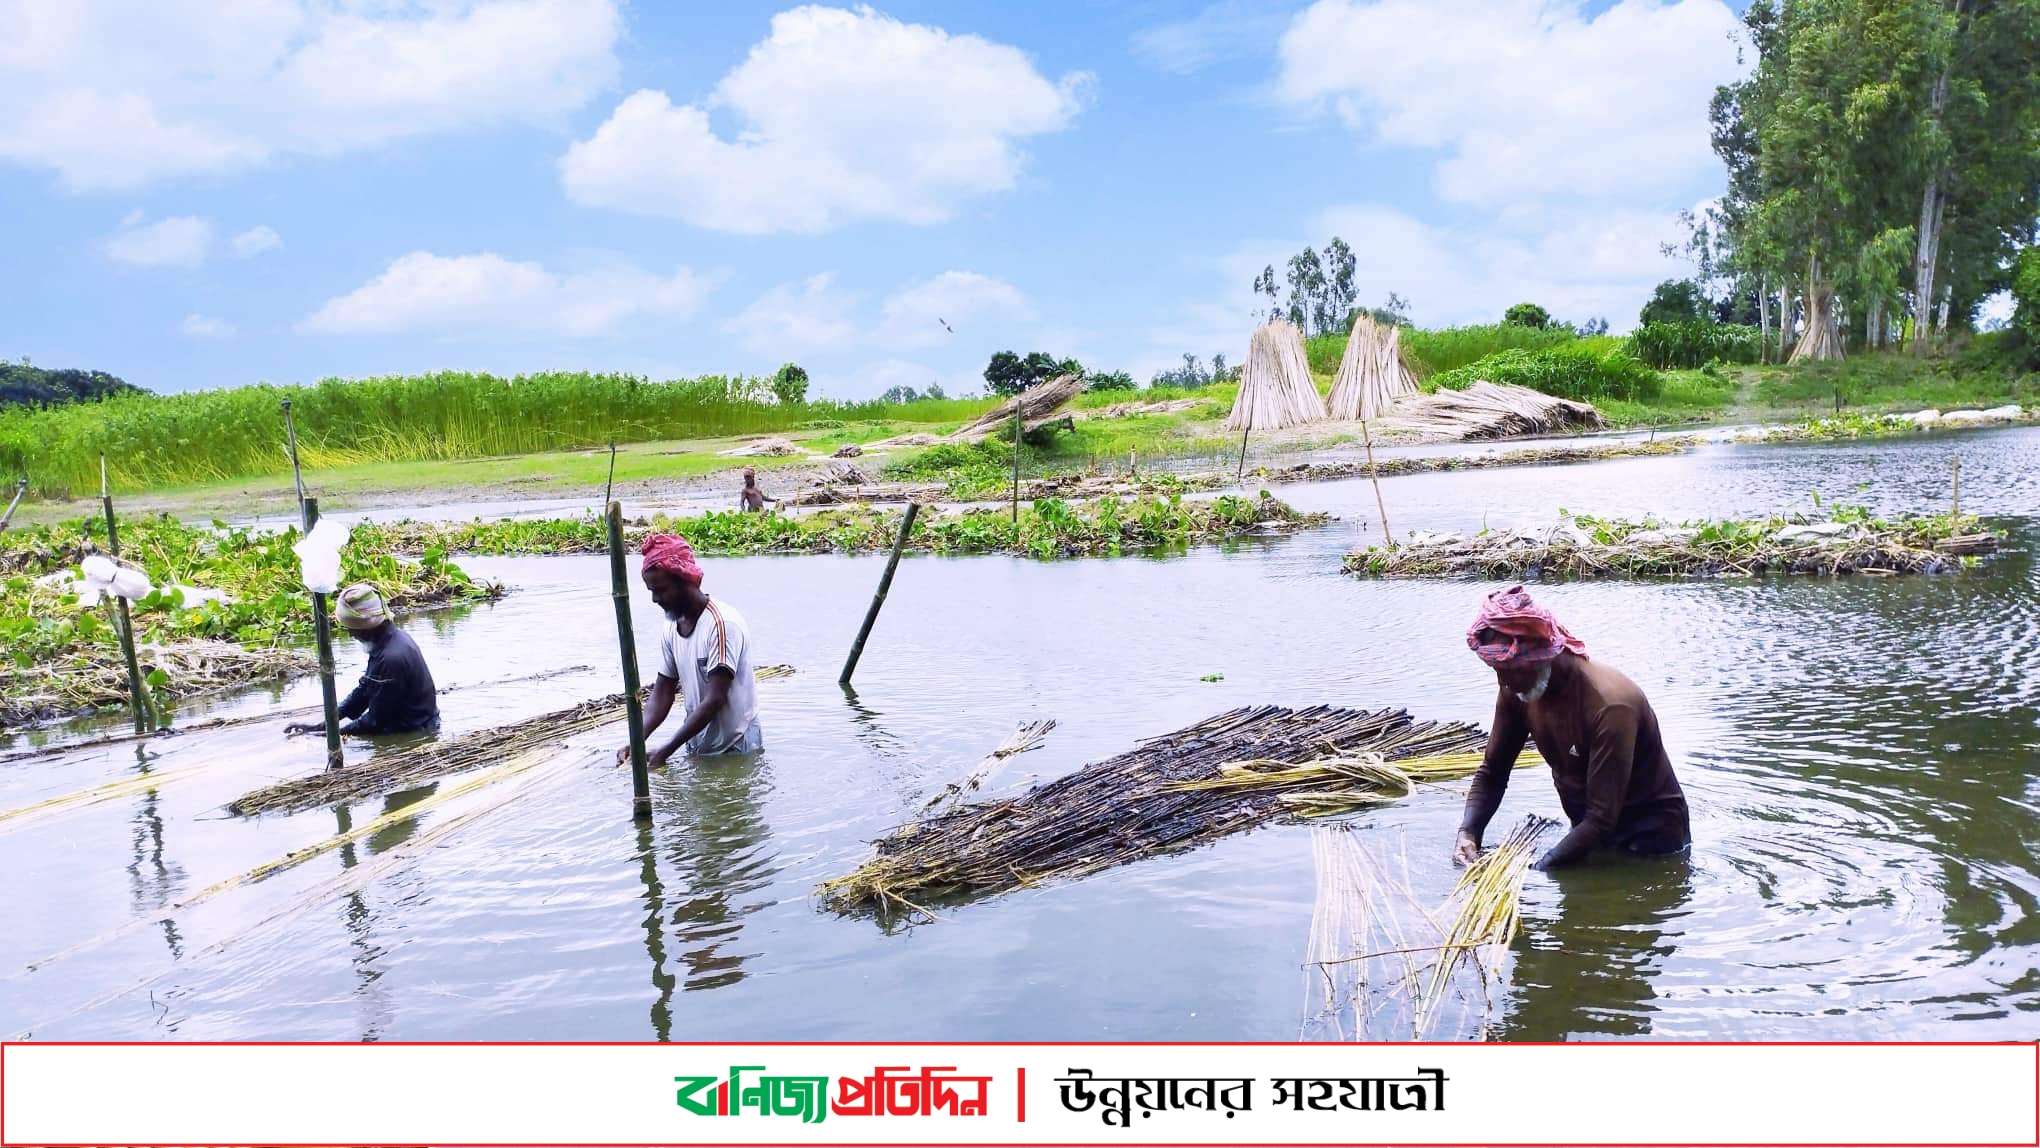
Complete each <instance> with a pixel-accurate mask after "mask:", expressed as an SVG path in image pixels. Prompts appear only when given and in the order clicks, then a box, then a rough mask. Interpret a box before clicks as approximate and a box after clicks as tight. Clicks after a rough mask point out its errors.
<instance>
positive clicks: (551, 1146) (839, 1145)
mask: <svg viewBox="0 0 2040 1148" xmlns="http://www.w3.org/2000/svg"><path fill="white" fill-rule="evenodd" d="M2024 1043H2025V1042H2021V1041H1993V1040H1894V1041H1848V1040H1770V1041H1736V1040H1691V1041H1672V1040H1649V1041H1578V1042H1565V1041H1522V1042H1516V1043H1509V1044H1503V1043H1485V1044H1466V1045H1460V1046H1458V1047H1462V1048H1501V1049H1506V1048H1519V1047H1538V1046H1542V1047H1561V1048H1635V1047H1645V1048H1648V1047H1652V1046H1662V1045H1672V1046H1700V1047H1705V1046H1720V1047H1736V1048H1745V1047H1750V1046H1753V1045H1754V1046H1766V1047H1774V1048H1809V1047H1811V1048H1834V1047H1842V1048H1861V1047H1889V1046H1898V1047H1910V1048H1997V1047H2005V1046H2008V1045H2009V1046H2015V1047H2016V1046H2018V1045H2020V1044H2024ZM14 1044H38V1045H44V1046H53V1047H58V1048H92V1047H106V1046H121V1047H137V1048H141V1047H147V1048H180V1047H186V1046H240V1047H253V1048H292V1047H299V1046H313V1047H328V1048H366V1049H372V1048H381V1047H386V1046H397V1047H407V1048H478V1047H490V1046H498V1047H540V1048H617V1047H626V1046H643V1047H647V1048H727V1047H730V1046H733V1045H741V1046H744V1047H753V1048H856V1047H870V1046H871V1045H892V1046H896V1047H900V1048H925V1047H949V1046H965V1047H974V1048H1067V1047H1078V1048H1294V1047H1296V1042H1294V1041H1273V1040H1254V1041H1226V1040H1155V1041H1139V1040H1077V1041H1066V1040H897V1041H888V1040H753V1041H712V1040H693V1041H668V1042H664V1043H660V1042H655V1041H640V1040H533V1041H517V1040H467V1041H463V1040H393V1041H381V1042H377V1043H373V1044H370V1043H365V1042H362V1041H346V1040H306V1041H291V1040H245V1041H241V1040H192V1041H117V1040H51V1041H0V1148H99V1146H96V1145H86V1144H40V1145H33V1146H31V1145H16V1144H15V1143H14V1142H13V1141H11V1140H8V1139H7V1094H6V1082H7V1049H8V1048H9V1047H11V1046H12V1045H14ZM1365 1046H1372V1047H1396V1048H1409V1047H1413V1046H1411V1045H1409V1044H1397V1043H1394V1042H1388V1041H1354V1042H1350V1044H1348V1045H1347V1046H1346V1047H1365ZM2026 1047H2027V1050H2028V1051H2029V1052H2031V1053H2032V1054H2033V1083H2034V1108H2033V1139H2031V1140H2008V1141H1878V1142H1875V1143H1873V1144H1864V1143H1862V1142H1860V1141H1832V1142H1830V1141H1805V1140H1791V1141H1768V1140H1759V1141H1734V1142H1727V1141H1723V1142H1715V1141H1643V1140H1631V1141H1613V1142H1610V1141H1583V1140H1582V1141H1568V1142H1565V1143H1546V1142H1524V1141H1509V1140H1483V1141H1475V1142H1469V1143H1450V1144H1448V1143H1438V1144H1425V1145H1423V1146H1421V1148H2040V1041H2036V1042H2033V1043H2031V1044H2027V1045H2026ZM1025 1079H1026V1078H1025V1076H1024V1075H1023V1076H1022V1078H1021V1081H1022V1087H1023V1089H1024V1087H1025ZM1022 1096H1023V1098H1024V1096H1025V1093H1024V1092H1023V1093H1022ZM1022 1103H1023V1105H1024V1103H1025V1101H1024V1099H1023V1101H1022ZM1023 1112H1024V1108H1023ZM721 1143H723V1142H722V1141H715V1140H670V1141H659V1142H656V1143H648V1144H637V1143H609V1142H594V1143H564V1144H563V1143H556V1142H552V1141H546V1142H542V1143H509V1144H499V1143H491V1144H470V1143H446V1144H439V1145H434V1146H433V1148H672V1146H680V1148H703V1146H708V1145H719V1144H721ZM1084 1143H1109V1144H1111V1145H1112V1146H1113V1148H1210V1146H1209V1145H1208V1144H1205V1143H1185V1142H1181V1141H1150V1140H1125V1141H1121V1140H1113V1139H1112V1138H1111V1137H1110V1136H1109V1135H1108V1136H1104V1137H1098V1138H1094V1139H1093V1140H1090V1141H1067V1140H986V1141H976V1142H973V1143H972V1144H971V1145H970V1148H1075V1146H1076V1145H1078V1144H1084ZM1397 1143H1400V1142H1397ZM149 1148H215V1146H214V1145H209V1144H171V1143H157V1144H153V1145H150V1146H149ZM266 1148H363V1146H358V1145H349V1144H338V1143H326V1142H311V1143H300V1144H276V1145H268V1146H266ZM367 1148H408V1146H367ZM744 1148H870V1146H869V1145H868V1144H867V1143H862V1142H857V1143H846V1142H841V1141H823V1140H788V1141H775V1142H771V1143H763V1142H746V1145H745V1146H744ZM1253 1148H1395V1145H1394V1144H1390V1143H1388V1142H1373V1141H1320V1140H1311V1141H1296V1142H1282V1143H1277V1142H1272V1141H1271V1142H1268V1143H1266V1144H1259V1143H1257V1144H1255V1145H1253Z"/></svg>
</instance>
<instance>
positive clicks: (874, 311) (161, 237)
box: [0, 0, 1744, 398]
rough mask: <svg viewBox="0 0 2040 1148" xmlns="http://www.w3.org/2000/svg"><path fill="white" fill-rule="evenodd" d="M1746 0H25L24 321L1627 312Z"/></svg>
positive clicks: (19, 59)
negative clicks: (1335, 288)
mask: <svg viewBox="0 0 2040 1148" xmlns="http://www.w3.org/2000/svg"><path fill="white" fill-rule="evenodd" d="M1735 29H1736V16H1735V12H1734V11H1733V10H1732V9H1731V7H1730V6H1728V5H1726V4H1724V3H1723V2H1722V0H1677V2H1672V3H1666V2H1660V0H1620V2H1617V3H1609V2H1607V0H1600V2H1595V3H1582V2H1572V0H1316V2H1314V3H1307V4H1306V3H1296V2H1290V3H1275V2H1264V0H1217V2H1216V3H1202V2H1198V0H1191V2H1187V3H1168V2H1162V0H1127V2H1124V3H1115V4H1090V3H1085V4H1078V3H1064V2H1052V0H1038V2H1033V3H1028V4H1012V3H999V2H994V0H951V2H948V3H940V4H938V3H933V2H923V0H911V2H901V3H890V4H887V5H885V6H883V7H831V6H822V5H815V6H801V7H795V6H787V5H782V4H754V3H747V2H743V0H723V2H720V3H714V4H707V3H693V2H681V0H661V2H653V0H634V2H626V0H125V2H116V0H0V219H4V220H5V221H6V223H5V226H4V229H0V358H9V359H19V358H21V357H24V356H26V357H28V358H29V359H31V360H32V361H33V362H34V363H36V364H37V365H41V366H50V367H80V368H90V369H98V370H105V371H110V372H112V373H114V374H117V375H119V376H121V377H123V378H125V379H127V380H128V381H130V382H133V383H136V384H138V385H141V386H144V387H148V388H150V389H153V390H158V391H181V390H190V389H195V388H203V387H229V386H241V385H246V384H249V383H256V382H276V383H287V382H313V381H316V380H318V379H322V378H327V377H363V376H372V375H387V374H417V373H424V372H430V371H437V370H468V371H489V372H493V373H497V374H504V375H511V374H518V373H529V372H534V371H543V370H594V371H623V372H630V373H633V374H639V375H644V376H648V377H652V378H658V379H664V378H673V377H680V376H692V375H698V374H709V373H719V374H769V373H771V372H772V371H774V370H775V369H777V368H778V367H779V366H780V364H782V363H785V362H797V363H799V364H800V365H801V366H803V367H804V368H806V369H807V370H808V372H809V374H810V376H811V378H812V379H813V386H814V392H815V393H818V394H822V395H828V396H832V397H838V398H863V397H869V396H872V395H876V394H878V393H880V392H882V391H884V390H886V389H887V388H889V387H891V386H894V385H902V384H903V385H907V386H913V387H917V388H922V387H926V386H927V385H928V384H929V383H930V382H940V383H941V384H942V385H943V386H944V388H945V389H947V390H948V391H949V393H951V394H957V393H963V392H967V391H972V390H976V389H980V388H981V387H982V385H983V383H982V378H981V372H982V371H983V369H984V364H985V360H986V359H987V358H988V357H989V355H990V354H991V353H992V352H994V351H997V350H1001V349H1011V350H1016V351H1019V352H1021V353H1025V352H1027V351H1031V350H1045V351H1048V352H1050V353H1052V354H1054V355H1055V356H1057V357H1063V356H1075V357H1077V358H1079V359H1081V360H1082V361H1083V362H1084V363H1085V364H1086V365H1087V366H1089V367H1090V368H1092V369H1093V370H1125V371H1129V372H1131V373H1133V374H1134V375H1135V376H1136V377H1137V378H1139V379H1142V380H1145V379H1147V378H1148V377H1150V376H1151V375H1152V374H1153V373H1154V372H1155V371H1156V370H1159V369H1162V368H1165V367H1168V366H1171V365H1175V364H1177V363H1180V361H1181V357H1182V356H1183V354H1185V353H1194V354H1197V355H1199V356H1201V357H1205V358H1208V357H1209V356H1210V355H1212V354H1213V353H1214V352H1220V353H1224V354H1225V355H1226V357H1227V358H1228V359H1231V360H1233V361H1238V360H1239V358H1240V357H1241V356H1242V354H1243V352H1244V350H1245V347H1246V343H1247V340H1248V336H1249V335H1250V333H1251V331H1252V327H1253V323H1254V319H1253V307H1254V303H1255V300H1254V297H1253V294H1252V290H1251V283H1252V280H1253V277H1254V275H1255V273H1256V272H1257V271H1259V270H1260V268H1261V267H1263V266H1264V265H1268V264H1273V265H1275V266H1276V267H1277V268H1278V270H1280V269H1281V267H1282V266H1283V264H1284V263H1286V261H1287V259H1288V257H1289V256H1290V255H1291V254H1292V253H1294V252H1296V251H1298V250H1299V249H1301V248H1302V247H1303V246H1304V245H1306V244H1310V245H1313V246H1315V247H1318V248H1320V249H1322V247H1323V245H1324V244H1325V243H1326V242H1327V241H1329V240H1330V239H1331V238H1332V237H1333V236H1335V235H1336V236H1339V237H1342V238H1343V239H1345V241H1346V242H1347V243H1348V244H1349V245H1351V247H1352V248H1353V250H1354V252H1355V254H1356V256H1357V257H1358V275H1357V287H1358V293H1359V297H1360V300H1361V301H1362V302H1363V303H1368V304H1373V303H1378V302H1381V301H1383V300H1385V299H1386V297H1387V296H1388V295H1389V293H1391V292H1394V293H1395V294H1397V295H1399V296H1401V297H1403V298H1404V299H1406V300H1408V302H1409V308H1410V315H1411V318H1412V319H1413V320H1415V321H1416V322H1418V323H1419V324H1421V325H1424V326H1440V325H1447V324H1456V323H1470V322H1490V321H1494V320H1496V319H1499V318H1500V316H1501V313H1502V311H1503V310H1504V309H1505V308H1506V307H1507V306H1508V305H1510V304H1512V303H1516V302H1520V301H1525V300H1528V301H1534V302H1537V303H1540V304H1542V305H1543V306H1545V307H1546V308H1547V309H1549V310H1550V311H1551V313H1552V314H1554V315H1555V316H1557V317H1559V318H1562V319H1566V320H1569V321H1572V322H1576V323H1577V322H1584V321H1586V320H1588V319H1591V318H1596V317H1599V318H1605V319H1607V320H1608V321H1609V323H1610V324H1611V326H1612V328H1613V329H1614V330H1616V331H1618V332H1620V331H1623V330H1626V329H1628V328H1629V327H1630V326H1632V325H1633V324H1634V322H1635V319H1636V313H1637V311H1638V309H1639V308H1640V307H1641V306H1642V304H1643V302H1644V300H1645V298H1646V297H1647V296H1648V295H1649V293H1650V289H1651V287H1652V286H1653V285H1655V284H1656V283H1657V282H1659V281H1660V280H1663V279H1665V278H1670V277H1679V276H1683V275H1686V274H1689V273H1690V272H1691V268H1690V267H1689V266H1686V265H1685V264H1683V263H1681V262H1680V261H1678V260H1676V259H1673V258H1669V257H1667V256H1665V255H1664V254H1663V253H1662V252H1661V250H1660V246H1661V245H1662V244H1664V243H1666V242H1668V241H1674V240H1677V239H1679V238H1681V235H1680V228H1679V224H1678V219H1677V216H1678V213H1679V212H1680V211H1681V210H1685V209H1690V208H1692V207H1694V206H1695V205H1696V204H1699V203H1701V202H1703V201H1705V200H1707V199H1708V198H1709V197H1711V196H1713V195H1715V194H1718V192H1719V191H1720V189H1721V184H1722V172H1721V167H1720V164H1719V162H1718V161H1717V160H1716V159H1715V158H1714V157H1713V155H1712V153H1711V152H1710V151H1709V148H1708V143H1707V115H1706V111H1707V100H1708V97H1709V96H1710V95H1711V94H1712V92H1713V90H1714V87H1715V86H1716V85H1717V84H1720V83H1723V82H1726V81H1728V80H1732V79H1734V78H1735V77H1736V76H1737V75H1738V74H1740V72H1741V70H1742V68H1743V67H1744V65H1743V64H1742V63H1741V62H1740V59H1739V56H1738V52H1737V45H1736V40H1735V36H1734V33H1735Z"/></svg>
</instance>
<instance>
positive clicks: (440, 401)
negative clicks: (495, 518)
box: [0, 372, 992, 496]
mask: <svg viewBox="0 0 2040 1148" xmlns="http://www.w3.org/2000/svg"><path fill="white" fill-rule="evenodd" d="M285 399H288V400H290V402H291V404H292V407H293V413H294V415H295V419H296V424H297V435H298V444H299V448H300V453H301V455H302V456H303V460H304V463H305V465H306V466H307V467H309V468H312V469H315V470H320V469H330V468H336V467H346V466H352V465H359V464H364V463H395V462H418V461H435V460H449V459H472V458H491V457H500V456H505V455H518V454H529V453H532V452H539V451H559V450H573V449H577V448H587V447H595V446H601V445H604V444H606V443H609V442H612V441H614V442H624V443H627V442H646V441H651V440H659V439H692V438H716V437H727V436H732V435H742V434H758V433H766V432H780V433H784V432H788V431H795V430H800V429H803V428H813V427H817V426H820V427H824V428H826V427H828V426H830V425H832V424H849V423H854V422H880V421H884V422H887V423H893V424H915V425H921V426H927V425H940V424H955V423H961V422H963V421H964V420H966V419H968V418H970V417H972V416H974V415H976V414H978V413H981V412H982V411H984V410H986V409H987V408H988V407H990V406H991V405H992V404H991V401H990V400H984V399H946V400H932V399H927V400H921V401H919V402H914V403H907V404H887V403H880V402H863V403H834V402H815V403H807V404H803V405H799V406H782V405H778V404H776V403H775V402H773V401H771V396H770V392H769V390H767V389H766V388H765V386H764V382H763V380H756V379H732V378H724V377H720V376H710V377H704V378H699V379H690V380H677V381H673V382H666V383H653V382H648V381H646V380H644V379H639V378H636V377H633V376H628V375H598V374H590V373H586V372H578V373H570V372H555V373H550V374H539V375H520V376H518V377H516V378H514V379H502V378H498V377H495V376H493V375H480V374H466V373H456V372H444V373H440V374H435V375H425V376H414V377H392V378H376V379H361V380H354V381H342V380H338V379H329V380H327V381H325V382H322V383H319V384H318V385H316V386H309V387H297V386H293V387H277V386H269V385H262V386H253V387H239V388H234V389H229V390H213V391H194V392H189V393H185V394H177V395H150V394H143V395H127V396H121V397H117V398H112V399H108V400H106V401H104V402H97V403H84V404H78V405H73V406H65V407H56V408H47V409H25V408H13V409H9V410H6V411H4V412H0V466H4V467H6V468H8V469H12V470H17V471H22V472H25V473H27V474H28V476H29V479H30V481H31V483H33V484H34V486H35V488H36V489H37V490H38V491H39V492H41V493H43V494H45V495H51V496H61V495H62V494H64V493H66V492H79V493H84V492H90V491H94V490H97V488H98V479H99V458H100V456H101V455H102V454H104V455H105V456H106V457H107V459H108V461H109V463H110V464H111V472H112V478H113V484H114V487H115V489H117V490H139V489H148V488H161V487H166V486H188V485H192V484H198V483H207V482H222V481H226V480H231V479H237V478H250V477H260V476H265V475H279V474H287V473H288V472H289V461H288V457H287V456H286V454H285V452H284V449H283V422H282V418H281V415H280V414H279V410H278V405H279V403H280V402H281V401H283V400H285Z"/></svg>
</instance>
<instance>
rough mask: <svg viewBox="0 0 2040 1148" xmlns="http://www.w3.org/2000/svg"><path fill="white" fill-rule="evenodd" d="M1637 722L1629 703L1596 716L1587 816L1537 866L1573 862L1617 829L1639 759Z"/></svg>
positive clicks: (1589, 749)
mask: <svg viewBox="0 0 2040 1148" xmlns="http://www.w3.org/2000/svg"><path fill="white" fill-rule="evenodd" d="M1636 721H1637V719H1636V709H1635V707H1633V706H1626V705H1613V706H1609V707H1608V708H1607V709H1604V710H1602V711H1601V713H1600V716H1599V717H1596V718H1595V719H1594V728H1593V733H1592V737H1593V744H1592V745H1590V746H1588V747H1587V815H1586V816H1585V817H1582V818H1581V819H1580V823H1579V824H1578V825H1575V826H1573V827H1572V830H1571V832H1568V833H1567V834H1566V835H1565V836H1564V837H1562V838H1560V839H1559V842H1558V844H1556V845H1554V846H1552V847H1551V851H1550V852H1548V853H1546V854H1545V855H1544V856H1543V857H1540V858H1538V860H1537V864H1536V866H1535V867H1536V868H1538V869H1552V868H1556V867H1558V866H1560V865H1570V864H1573V863H1574V862H1576V861H1579V860H1581V859H1582V858H1584V857H1586V855H1587V854H1588V853H1590V852H1592V851H1593V849H1594V846H1596V845H1599V844H1600V843H1601V842H1602V841H1603V840H1605V839H1606V838H1607V836H1608V834H1609V833H1610V832H1612V831H1613V830H1614V828H1615V823H1616V821H1618V820H1619V819H1620V818H1621V816H1622V802H1623V800H1624V799H1625V798H1626V797H1627V796H1628V795H1629V773H1630V770H1631V768H1632V767H1633V766H1634V765H1635V762H1636Z"/></svg>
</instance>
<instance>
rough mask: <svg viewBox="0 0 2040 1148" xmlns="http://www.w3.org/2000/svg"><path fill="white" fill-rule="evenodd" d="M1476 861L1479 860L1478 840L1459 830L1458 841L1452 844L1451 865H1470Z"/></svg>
mask: <svg viewBox="0 0 2040 1148" xmlns="http://www.w3.org/2000/svg"><path fill="white" fill-rule="evenodd" d="M1478 860H1480V838H1478V837H1475V836H1474V835H1473V834H1471V833H1468V832H1467V831H1466V830H1464V829H1462V830H1460V831H1459V839H1458V840H1457V841H1454V842H1453V843H1452V863H1453V864H1454V865H1471V864H1473V863H1474V862H1475V861H1478Z"/></svg>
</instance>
